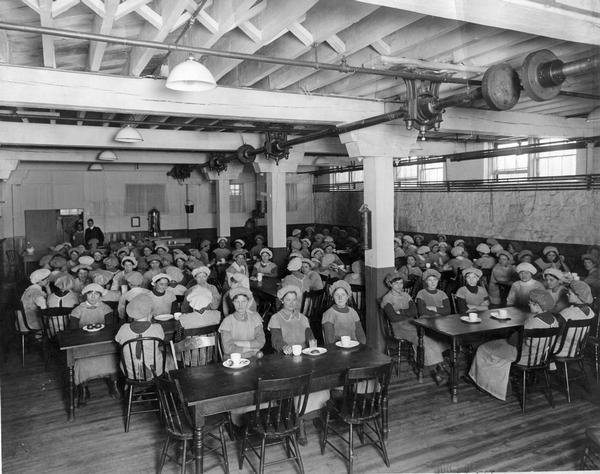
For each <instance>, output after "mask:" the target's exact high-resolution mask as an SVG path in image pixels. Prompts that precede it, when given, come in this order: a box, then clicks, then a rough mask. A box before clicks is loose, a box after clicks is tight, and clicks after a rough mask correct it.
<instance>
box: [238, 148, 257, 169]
mask: <svg viewBox="0 0 600 474" xmlns="http://www.w3.org/2000/svg"><path fill="white" fill-rule="evenodd" d="M237 159H238V161H239V162H240V163H242V164H243V165H246V164H248V163H253V162H254V160H256V153H254V147H253V146H252V145H248V144H244V145H242V146H240V147H239V148H238V149H237Z"/></svg>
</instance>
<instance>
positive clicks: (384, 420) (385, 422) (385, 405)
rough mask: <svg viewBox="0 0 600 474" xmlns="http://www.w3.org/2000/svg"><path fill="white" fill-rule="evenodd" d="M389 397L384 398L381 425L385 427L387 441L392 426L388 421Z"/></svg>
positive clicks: (384, 433)
mask: <svg viewBox="0 0 600 474" xmlns="http://www.w3.org/2000/svg"><path fill="white" fill-rule="evenodd" d="M388 416H389V415H388V397H385V398H384V399H383V406H382V408H381V425H382V429H383V439H384V440H386V441H387V439H388V434H389V432H390V426H389V423H388Z"/></svg>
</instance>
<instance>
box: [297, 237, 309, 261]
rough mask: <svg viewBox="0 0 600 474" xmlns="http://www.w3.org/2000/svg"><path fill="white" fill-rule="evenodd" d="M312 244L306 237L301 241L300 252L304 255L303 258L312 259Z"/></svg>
mask: <svg viewBox="0 0 600 474" xmlns="http://www.w3.org/2000/svg"><path fill="white" fill-rule="evenodd" d="M311 244H312V242H311V241H310V239H308V238H306V237H304V238H303V239H301V240H300V246H301V247H300V250H299V252H300V253H301V254H302V256H303V257H304V258H310V246H311Z"/></svg>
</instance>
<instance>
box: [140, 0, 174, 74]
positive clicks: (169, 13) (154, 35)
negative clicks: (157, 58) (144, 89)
mask: <svg viewBox="0 0 600 474" xmlns="http://www.w3.org/2000/svg"><path fill="white" fill-rule="evenodd" d="M185 4H186V0H175V1H173V0H170V1H169V2H168V3H167V2H165V1H163V3H162V7H163V17H162V25H161V28H160V29H159V30H158V31H152V30H151V29H150V28H149V27H148V25H145V26H144V29H143V32H142V34H141V39H145V40H151V41H164V40H165V38H166V37H167V35H168V34H169V32H170V31H171V27H172V26H173V24H174V23H175V22H176V21H177V19H178V18H179V16H180V15H181V14H182V13H183V11H184V9H185ZM154 53H155V50H153V49H148V48H133V49H132V50H131V52H130V53H129V74H130V75H132V76H139V75H140V74H141V73H142V71H143V70H144V68H145V67H146V66H147V65H148V62H150V59H152V56H153V55H154Z"/></svg>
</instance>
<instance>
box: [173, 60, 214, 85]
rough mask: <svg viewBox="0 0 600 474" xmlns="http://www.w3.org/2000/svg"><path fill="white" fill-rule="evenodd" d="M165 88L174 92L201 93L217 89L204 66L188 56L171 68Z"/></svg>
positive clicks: (211, 76)
mask: <svg viewBox="0 0 600 474" xmlns="http://www.w3.org/2000/svg"><path fill="white" fill-rule="evenodd" d="M165 86H166V87H167V88H168V89H172V90H175V91H186V92H202V91H209V90H211V89H214V88H215V87H217V81H215V78H214V77H213V75H212V74H211V72H210V71H209V70H208V68H207V67H206V66H205V65H204V64H201V63H199V62H198V61H196V59H195V58H194V56H190V57H189V58H188V59H186V60H185V61H184V62H182V63H179V64H178V65H177V66H175V67H174V68H173V70H172V71H171V73H170V74H169V77H168V78H167V83H166V84H165Z"/></svg>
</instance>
